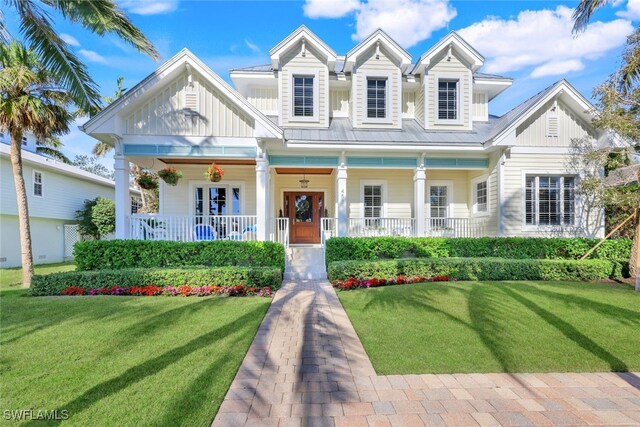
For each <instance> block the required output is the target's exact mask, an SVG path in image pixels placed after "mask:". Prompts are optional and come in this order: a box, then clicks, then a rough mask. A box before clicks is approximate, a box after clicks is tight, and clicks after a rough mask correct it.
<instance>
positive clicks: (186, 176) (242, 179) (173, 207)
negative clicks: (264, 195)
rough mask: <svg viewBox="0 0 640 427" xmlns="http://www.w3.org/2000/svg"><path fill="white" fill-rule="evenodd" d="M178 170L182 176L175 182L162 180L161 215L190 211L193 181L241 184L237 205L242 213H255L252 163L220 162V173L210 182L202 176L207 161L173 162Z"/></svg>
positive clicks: (190, 212) (192, 197)
mask: <svg viewBox="0 0 640 427" xmlns="http://www.w3.org/2000/svg"><path fill="white" fill-rule="evenodd" d="M173 167H175V168H176V169H177V170H179V171H180V172H182V175H183V177H182V179H181V180H180V181H179V182H178V185H176V186H175V187H174V186H171V185H166V184H163V185H162V186H161V194H160V203H161V206H160V212H161V213H162V214H163V215H193V209H194V204H193V203H194V194H193V191H195V190H193V187H192V184H193V185H196V183H198V184H201V185H217V184H220V185H226V184H232V183H233V184H235V183H242V184H243V190H244V191H243V194H241V195H240V198H241V204H242V206H241V209H242V214H243V215H255V214H256V167H255V166H250V165H247V166H239V165H220V167H221V168H222V169H223V170H224V177H223V178H222V181H220V182H219V183H215V184H214V183H210V182H208V181H207V180H206V178H205V177H204V174H205V172H206V171H207V167H208V165H174V166H173Z"/></svg>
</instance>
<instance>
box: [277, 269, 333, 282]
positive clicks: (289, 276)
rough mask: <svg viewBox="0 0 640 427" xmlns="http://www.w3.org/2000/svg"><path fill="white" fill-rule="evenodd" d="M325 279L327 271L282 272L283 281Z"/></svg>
mask: <svg viewBox="0 0 640 427" xmlns="http://www.w3.org/2000/svg"><path fill="white" fill-rule="evenodd" d="M326 279H327V273H324V272H322V273H320V272H313V273H312V272H306V273H291V272H286V271H285V273H284V280H285V281H296V280H326Z"/></svg>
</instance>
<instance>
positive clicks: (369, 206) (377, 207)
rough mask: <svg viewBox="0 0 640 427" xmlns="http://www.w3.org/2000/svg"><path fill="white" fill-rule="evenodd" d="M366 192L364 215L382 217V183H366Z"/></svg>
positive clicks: (366, 216) (364, 191)
mask: <svg viewBox="0 0 640 427" xmlns="http://www.w3.org/2000/svg"><path fill="white" fill-rule="evenodd" d="M363 193H364V217H365V218H380V217H382V186H381V185H365V186H364V188H363Z"/></svg>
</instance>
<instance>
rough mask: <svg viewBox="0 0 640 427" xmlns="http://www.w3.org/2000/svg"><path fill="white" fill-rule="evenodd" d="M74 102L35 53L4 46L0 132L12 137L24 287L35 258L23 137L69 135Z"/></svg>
mask: <svg viewBox="0 0 640 427" xmlns="http://www.w3.org/2000/svg"><path fill="white" fill-rule="evenodd" d="M69 103H70V98H69V95H68V94H67V92H66V91H64V90H61V89H60V81H58V80H57V79H56V77H55V76H54V75H53V74H52V73H51V72H50V71H49V70H47V69H46V68H45V67H44V66H43V64H42V63H41V62H40V61H39V60H38V57H37V55H36V54H35V52H34V51H33V50H29V49H27V48H26V47H25V46H24V45H22V44H21V43H19V42H15V41H14V42H12V43H11V44H8V45H5V44H0V128H2V129H7V131H8V132H9V135H10V137H11V151H10V153H11V154H10V157H11V166H12V169H13V178H14V183H15V188H16V199H17V204H18V222H19V227H20V250H21V255H22V283H23V285H25V286H30V285H31V276H32V275H33V255H32V253H31V230H30V226H29V207H28V204H27V191H26V188H25V184H24V177H23V175H22V136H23V135H24V134H25V133H26V132H30V133H31V134H33V135H34V136H35V137H36V139H39V140H42V141H44V140H46V138H48V137H50V136H52V135H60V134H64V133H67V132H69V125H70V123H71V121H72V120H73V114H71V113H70V112H69V111H68V109H67V107H68V106H69Z"/></svg>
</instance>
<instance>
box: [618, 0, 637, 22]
mask: <svg viewBox="0 0 640 427" xmlns="http://www.w3.org/2000/svg"><path fill="white" fill-rule="evenodd" d="M616 15H618V16H620V17H622V18H627V19H630V20H632V21H640V0H629V1H628V2H627V10H625V11H621V12H618V13H617V14H616Z"/></svg>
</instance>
